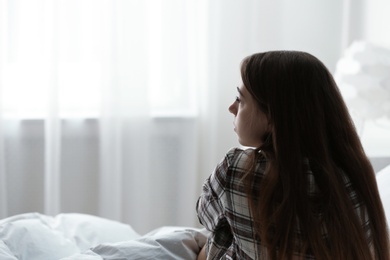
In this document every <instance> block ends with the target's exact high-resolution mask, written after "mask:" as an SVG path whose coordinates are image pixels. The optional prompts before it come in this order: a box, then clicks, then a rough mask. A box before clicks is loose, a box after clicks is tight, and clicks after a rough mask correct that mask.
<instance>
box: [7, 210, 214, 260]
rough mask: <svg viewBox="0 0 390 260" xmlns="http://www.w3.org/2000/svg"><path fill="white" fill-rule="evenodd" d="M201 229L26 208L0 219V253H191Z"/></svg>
mask: <svg viewBox="0 0 390 260" xmlns="http://www.w3.org/2000/svg"><path fill="white" fill-rule="evenodd" d="M206 237H207V231H206V230H205V229H198V228H190V227H161V228H158V229H156V230H153V231H152V232H149V233H148V234H146V235H143V236H141V235H139V234H138V233H137V232H135V231H134V229H133V228H132V227H131V226H130V225H126V224H123V223H120V222H117V221H112V220H109V219H105V218H100V217H96V216H92V215H86V214H74V213H68V214H59V215H57V216H54V217H52V216H47V215H42V214H39V213H26V214H21V215H16V216H12V217H9V218H6V219H3V220H0V239H1V240H0V259H2V260H16V259H29V260H34V259H39V260H45V259H48V260H49V259H50V260H52V259H63V260H65V259H66V260H76V259H77V260H83V259H85V260H86V259H88V260H95V259H96V260H97V259H196V256H197V254H198V252H199V249H200V247H202V246H203V245H204V243H205V242H206Z"/></svg>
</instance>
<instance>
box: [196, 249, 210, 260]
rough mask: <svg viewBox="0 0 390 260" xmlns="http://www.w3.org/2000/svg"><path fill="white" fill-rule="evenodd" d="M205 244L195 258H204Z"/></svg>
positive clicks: (201, 259)
mask: <svg viewBox="0 0 390 260" xmlns="http://www.w3.org/2000/svg"><path fill="white" fill-rule="evenodd" d="M206 258H207V257H206V245H204V246H203V248H202V249H201V250H200V252H199V254H198V258H196V260H206Z"/></svg>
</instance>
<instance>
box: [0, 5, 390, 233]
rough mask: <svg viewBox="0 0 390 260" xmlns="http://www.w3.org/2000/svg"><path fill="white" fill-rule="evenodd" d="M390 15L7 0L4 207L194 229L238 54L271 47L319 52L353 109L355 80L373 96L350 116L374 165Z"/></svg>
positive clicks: (1, 152) (2, 18) (381, 135)
mask: <svg viewBox="0 0 390 260" xmlns="http://www.w3.org/2000/svg"><path fill="white" fill-rule="evenodd" d="M389 12H390V2H389V1H386V0H382V1H381V0H374V1H368V0H367V1H363V0H356V1H355V0H354V1H352V0H342V1H340V0H329V1H320V0H296V1H288V0H275V1H266V0H212V1H208V0H122V1H120V0H66V1H65V0H46V1H45V0H0V218H4V217H7V216H12V215H15V214H20V213H25V212H40V213H44V214H49V215H55V214H58V213H61V212H79V213H87V214H93V215H98V216H102V217H106V218H110V219H114V220H119V221H122V222H125V223H128V224H130V225H132V226H133V228H134V229H135V230H136V231H137V232H139V233H145V232H147V231H150V230H151V229H154V228H156V227H160V226H163V225H180V226H196V225H197V223H198V221H197V217H196V213H195V203H196V200H197V198H198V196H199V194H200V191H201V186H202V183H203V181H204V179H205V178H206V177H207V176H208V175H209V174H210V173H211V172H212V171H213V169H214V167H215V166H216V164H217V163H218V162H219V161H220V160H221V159H222V158H223V156H224V154H225V152H226V151H227V150H228V149H229V148H230V147H232V146H237V145H238V143H237V141H236V136H235V134H234V132H233V125H232V121H233V116H232V115H231V114H229V113H228V110H227V108H228V106H229V105H230V103H231V102H233V100H234V98H235V96H236V86H238V85H239V84H240V83H241V82H240V73H239V66H240V62H241V60H242V59H243V58H244V57H245V56H247V55H250V54H252V53H255V52H263V51H269V50H279V49H288V50H302V51H306V52H309V53H311V54H313V55H315V56H317V57H318V58H319V59H320V60H322V61H323V62H324V63H325V65H326V66H327V67H328V68H329V70H330V71H331V72H332V73H334V74H335V75H336V76H337V80H339V82H340V87H342V88H343V93H346V95H347V97H346V98H348V100H349V101H351V102H349V101H348V102H349V103H348V104H351V111H352V110H354V109H355V108H359V107H362V106H363V105H362V102H363V101H364V100H363V101H362V100H361V99H356V97H357V95H358V94H359V93H360V92H359V91H360V89H364V91H365V92H364V91H363V92H362V93H364V94H363V95H361V96H363V97H365V96H368V94H367V93H374V94H375V95H374V94H373V95H370V99H368V100H365V101H364V102H363V103H364V107H365V109H366V111H367V110H368V111H371V110H372V109H371V105H372V104H380V109H379V108H378V109H376V110H375V111H376V112H375V113H371V114H370V113H365V114H364V115H362V114H359V111H358V110H359V109H357V111H356V112H354V115H356V118H357V119H356V120H357V121H358V122H357V125H358V127H359V134H360V135H361V138H362V141H363V144H364V146H365V148H366V151H367V154H368V155H369V156H370V158H371V160H372V162H373V164H374V167H375V170H379V169H380V168H382V167H384V166H385V165H387V164H390V125H389V115H390V113H389V111H390V105H389V101H390V96H389V93H390V81H389V80H388V78H389V73H390V62H388V59H387V58H386V57H387V56H386V55H388V54H387V52H388V48H390V34H389V33H388V31H390V28H389V27H390V17H389V15H388V14H389ZM367 52H368V53H375V55H374V56H375V59H374V58H372V57H373V55H371V54H369V55H368V56H367V55H366V54H364V55H363V56H362V55H360V54H361V53H367ZM356 53H357V55H355V54H356ZM359 55H360V56H359ZM356 57H357V58H356ZM359 57H360V58H359ZM361 57H363V58H361ZM367 57H368V58H367ZM367 63H368V65H367ZM373 64H374V65H373ZM367 66H368V67H369V68H371V69H370V70H368V69H366V71H370V72H372V73H371V74H369V75H368V76H367V77H366V76H364V78H363V79H367V78H368V79H369V80H367V81H364V80H362V78H359V76H361V75H362V71H364V70H365V69H364V68H367ZM351 68H352V69H351ZM378 71H379V72H380V73H379V74H378V73H377V72H378ZM372 75H374V76H372ZM356 77H357V80H356ZM370 80H371V81H370ZM373 81H375V84H376V89H377V91H373V90H371V89H370V88H369V87H370V86H371V85H373V84H371V83H372V82H373ZM356 82H360V83H361V82H368V83H365V85H363V86H357V85H359V84H357V85H356V86H355V85H354V83H356ZM344 89H345V91H344ZM356 100H358V101H359V102H360V103H359V102H355V101H356ZM376 100H378V102H376ZM356 104H357V105H356ZM382 108H383V109H382ZM373 111H374V110H373ZM378 111H380V112H378Z"/></svg>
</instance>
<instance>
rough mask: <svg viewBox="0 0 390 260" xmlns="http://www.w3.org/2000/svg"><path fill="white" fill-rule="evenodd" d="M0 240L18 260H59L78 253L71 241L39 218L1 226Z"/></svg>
mask: <svg viewBox="0 0 390 260" xmlns="http://www.w3.org/2000/svg"><path fill="white" fill-rule="evenodd" d="M0 240H2V241H3V242H4V244H5V245H6V246H7V247H8V249H9V251H10V252H12V254H13V255H14V256H15V257H16V258H17V259H20V260H23V259H28V260H35V259H37V260H42V259H60V258H62V257H65V256H68V255H72V254H75V253H77V252H79V249H78V248H77V246H76V245H75V244H74V243H73V242H72V241H70V240H69V239H67V238H65V237H64V236H63V235H62V234H61V233H60V232H58V231H55V230H53V229H51V228H50V227H49V226H48V225H47V223H45V221H43V220H42V219H40V218H36V219H33V218H32V219H20V220H17V221H13V222H9V223H5V224H3V225H1V226H0ZM10 259H12V258H10Z"/></svg>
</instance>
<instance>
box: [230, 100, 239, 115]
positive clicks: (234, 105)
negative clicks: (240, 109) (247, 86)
mask: <svg viewBox="0 0 390 260" xmlns="http://www.w3.org/2000/svg"><path fill="white" fill-rule="evenodd" d="M236 103H237V102H233V103H232V104H231V105H230V106H229V112H230V113H232V114H233V115H236V114H237V108H236Z"/></svg>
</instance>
